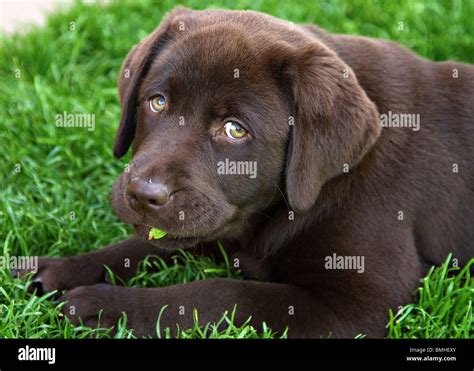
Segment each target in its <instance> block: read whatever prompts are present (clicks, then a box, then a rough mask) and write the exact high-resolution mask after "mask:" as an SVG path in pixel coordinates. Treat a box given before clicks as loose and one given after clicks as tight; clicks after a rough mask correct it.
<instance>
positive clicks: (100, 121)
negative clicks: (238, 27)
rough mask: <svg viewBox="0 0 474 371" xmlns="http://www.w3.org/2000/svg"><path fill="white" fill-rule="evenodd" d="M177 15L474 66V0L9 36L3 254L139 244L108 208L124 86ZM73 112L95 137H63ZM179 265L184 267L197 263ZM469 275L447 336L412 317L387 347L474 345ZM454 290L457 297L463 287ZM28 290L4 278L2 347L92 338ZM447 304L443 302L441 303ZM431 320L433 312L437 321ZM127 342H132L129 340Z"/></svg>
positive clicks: (0, 204) (0, 110)
mask: <svg viewBox="0 0 474 371" xmlns="http://www.w3.org/2000/svg"><path fill="white" fill-rule="evenodd" d="M176 5H182V6H187V7H191V8H194V9H204V8H229V9H254V10H258V11H262V12H265V13H269V14H272V15H274V16H276V17H280V18H284V19H288V20H291V21H294V22H295V23H314V24H318V25H320V26H321V27H323V28H325V29H327V30H328V31H331V32H335V33H349V34H359V35H364V36H370V37H377V38H384V39H390V40H393V41H396V42H399V43H401V44H403V45H405V46H406V47H409V48H411V49H412V50H414V51H416V52H417V53H419V54H420V55H422V56H424V57H426V58H429V59H432V60H436V61H440V60H446V59H453V60H457V61H462V62H467V63H474V40H473V35H474V22H473V19H474V1H471V0H465V1H462V0H456V1H445V0H443V1H441V0H438V1H420V0H399V1H391V0H387V1H365V0H350V1H348V0H345V1H344V0H331V1H291V2H290V1H275V0H269V1H262V0H252V1H250V0H241V1H192V0H190V1H179V2H176V1H170V0H163V1H133V2H132V1H130V2H122V1H120V2H113V3H111V4H100V3H97V4H92V5H85V4H82V3H80V2H78V3H75V4H74V6H73V7H72V8H70V9H68V10H65V11H60V12H57V13H53V14H51V15H50V16H49V17H48V19H47V22H46V24H45V26H44V27H31V28H30V29H29V30H28V31H27V32H26V33H21V34H13V35H1V36H0V43H1V47H0V146H1V151H0V153H1V156H2V157H1V161H0V185H1V186H0V236H1V239H0V242H1V243H2V252H3V254H10V255H50V256H65V255H74V254H78V253H83V252H86V251H90V250H93V249H97V248H99V247H101V246H104V245H106V244H110V243H112V242H115V241H119V240H122V239H124V238H125V237H126V236H127V235H129V234H130V233H131V231H132V230H131V228H130V227H128V226H126V225H124V224H122V223H121V222H119V221H118V220H117V219H116V217H115V216H114V214H113V212H112V209H111V206H110V203H109V198H108V195H109V192H110V188H111V185H112V182H113V180H114V179H115V177H116V176H117V175H118V173H119V172H121V171H122V170H123V167H124V166H125V164H126V163H127V160H128V159H129V157H126V158H125V159H122V160H121V161H115V160H114V159H113V157H112V145H113V139H114V136H115V130H116V127H117V124H118V119H119V113H120V108H119V104H118V99H117V89H116V76H117V74H118V71H119V68H120V65H121V62H122V61H123V59H124V57H125V55H126V54H127V52H128V51H129V50H130V48H131V47H132V46H133V45H134V44H136V43H137V42H139V41H140V40H141V39H142V38H143V37H145V36H146V35H147V34H149V33H150V32H151V31H152V30H153V29H154V28H155V27H156V26H157V25H158V24H159V22H160V20H161V18H162V17H163V15H164V14H165V13H166V12H167V11H169V10H171V9H172V8H173V7H175V6H176ZM400 22H403V30H400V25H401V23H400ZM64 111H66V112H69V113H90V114H94V115H95V122H96V127H95V130H94V131H92V132H90V131H87V129H85V128H68V129H64V128H57V127H56V126H55V116H56V114H58V113H59V114H61V113H62V112H64ZM182 264H183V267H186V266H187V264H189V261H188V260H183V262H182ZM205 265H206V266H207V267H208V268H203V269H211V268H212V267H213V263H212V262H207V263H206V264H205ZM185 271H186V269H185ZM165 272H166V269H165ZM188 273H189V272H188ZM463 274H464V276H463V279H461V280H460V282H467V289H466V288H464V289H462V290H461V293H460V297H461V298H464V299H465V298H466V297H467V301H466V302H465V305H463V306H461V307H460V308H458V311H461V312H459V313H460V314H459V313H458V314H459V315H458V314H456V316H455V315H454V314H452V313H451V314H450V312H449V311H447V312H446V311H444V312H443V314H442V316H441V315H440V316H441V317H440V318H441V320H442V321H443V324H444V325H443V330H442V331H434V330H435V329H434V327H435V324H433V323H436V321H435V322H433V321H431V322H430V321H428V320H427V317H426V315H425V314H423V315H422V314H420V312H419V311H417V310H410V314H409V315H407V316H405V317H404V318H403V320H404V321H405V322H404V323H406V324H407V325H406V326H408V327H407V328H405V327H403V325H400V323H398V324H397V323H395V322H393V323H392V322H391V325H390V326H391V331H390V336H392V337H404V336H409V337H430V336H434V337H435V336H437V337H443V336H444V337H450V336H453V337H455V336H458V337H466V336H474V335H473V329H472V323H473V321H472V299H473V288H472V278H470V277H469V276H468V274H469V273H468V272H467V273H463ZM439 276H440V277H441V278H439V277H438V278H436V279H438V280H440V283H439V284H440V285H442V284H445V283H446V280H447V279H448V278H447V276H443V275H442V274H441V273H440V274H439ZM173 277H174V278H173V280H174V281H175V282H182V281H183V280H188V279H189V274H183V275H182V276H180V275H177V276H173ZM196 277H197V276H196ZM433 279H435V278H433ZM463 280H464V281H463ZM435 283H436V282H435ZM456 285H458V286H457V287H459V288H460V286H459V285H460V283H459V282H458V283H457V284H456ZM22 287H23V284H22V283H21V282H19V281H17V280H14V279H11V278H9V277H8V275H6V274H0V337H15V336H28V337H78V336H88V334H90V332H87V331H86V332H84V329H80V330H77V329H72V327H71V326H70V325H67V324H64V323H63V322H61V321H59V320H58V317H57V310H56V309H55V308H54V306H53V305H52V304H51V303H49V302H48V301H47V300H41V299H38V298H34V297H31V296H30V295H28V294H26V293H23V292H22V291H21V289H22ZM436 287H438V286H436ZM438 295H442V294H440V291H439V292H438ZM443 299H446V297H444V296H441V297H437V299H436V300H435V301H434V302H433V303H431V304H433V305H436V303H441V302H442V300H443ZM464 299H462V300H464ZM446 300H448V302H449V303H452V301H453V300H454V303H453V304H452V305H453V308H454V306H455V304H456V303H457V301H456V300H459V297H458V296H454V298H453V297H452V296H450V297H449V298H448V299H446ZM463 303H464V301H463ZM414 305H415V306H416V305H420V304H419V303H415V304H414ZM426 308H427V307H426V306H425V307H423V311H424V312H426V311H428V314H430V313H433V311H432V310H431V309H426ZM407 310H408V309H407ZM403 313H406V312H403V311H402V313H401V314H400V313H399V315H402V314H403ZM438 317H439V316H438ZM460 318H461V319H460ZM462 318H464V320H462ZM438 320H439V318H438ZM456 321H457V322H456ZM459 321H461V323H459ZM463 321H464V322H463ZM445 322H446V323H445ZM396 326H398V327H396ZM417 326H418V327H417ZM423 326H424V327H423ZM459 327H460V328H461V330H462V331H458V330H459ZM421 328H424V330H423V331H421V330H420V329H421ZM426 328H427V329H428V330H426ZM15 329H16V330H15ZM397 329H398V330H397ZM417 329H418V330H417ZM81 331H82V332H81ZM81 334H82V335H81ZM84 334H85V335H84ZM120 334H122V335H121V336H129V334H128V335H127V332H126V331H125V330H124V331H123V332H121V333H120ZM233 334H234V333H233ZM254 335H255V334H254ZM233 336H237V335H235V334H234V335H233ZM244 337H245V336H244Z"/></svg>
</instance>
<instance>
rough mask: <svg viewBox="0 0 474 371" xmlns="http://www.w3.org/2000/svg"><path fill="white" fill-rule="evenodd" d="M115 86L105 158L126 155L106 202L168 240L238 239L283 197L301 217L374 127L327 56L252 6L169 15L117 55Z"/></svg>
mask: <svg viewBox="0 0 474 371" xmlns="http://www.w3.org/2000/svg"><path fill="white" fill-rule="evenodd" d="M119 93H120V100H121V105H122V118H121V122H120V127H119V129H118V133H117V137H116V143H115V148H114V154H115V156H116V157H121V156H123V155H124V154H125V153H126V152H127V150H128V149H129V147H130V146H132V148H133V160H132V163H131V166H130V169H129V170H128V171H125V172H124V173H123V174H122V175H121V176H120V177H119V179H118V180H117V182H116V183H115V185H114V189H113V192H112V200H113V205H114V208H115V210H116V212H117V214H118V216H119V217H120V218H122V219H123V220H124V221H125V222H128V223H131V224H134V225H135V226H136V228H137V230H138V231H139V232H143V233H146V232H147V231H148V230H149V229H150V227H157V228H160V229H163V230H165V231H167V232H168V236H167V237H166V238H168V239H170V240H176V241H179V243H180V246H184V245H187V244H189V245H190V244H194V243H196V242H197V241H200V240H213V239H217V238H222V239H224V238H238V237H239V236H240V235H242V234H243V233H246V229H247V228H249V223H251V222H252V220H253V217H254V216H255V215H258V214H261V213H263V212H264V211H265V209H267V208H269V207H275V205H276V204H278V203H282V205H285V203H284V198H285V197H286V199H287V200H288V202H289V207H290V208H292V209H293V210H295V211H297V212H300V213H304V212H308V211H309V210H311V208H312V207H313V206H314V204H315V201H316V199H317V197H318V193H319V191H320V189H321V187H322V185H323V184H324V183H325V182H327V181H328V180H329V179H331V178H333V177H335V176H337V175H339V174H340V173H342V172H343V169H344V165H345V164H348V165H354V164H356V163H358V162H359V161H360V159H361V158H362V157H363V156H364V155H365V154H366V152H367V151H368V150H369V148H370V147H371V146H372V145H373V144H374V142H375V141H376V139H377V137H378V135H379V132H380V129H379V125H378V120H377V117H378V115H377V110H376V108H375V105H374V104H373V103H372V102H371V101H370V100H369V99H368V97H367V96H366V94H365V92H364V91H363V90H362V88H361V87H360V86H359V84H358V82H357V79H356V78H355V76H354V74H353V73H352V71H351V69H350V68H349V67H348V66H347V65H345V64H344V63H343V62H342V60H341V59H339V58H338V57H337V56H336V54H335V53H334V52H332V51H331V50H329V49H328V48H327V47H326V46H324V45H323V44H321V43H320V42H318V41H317V40H315V39H314V38H313V37H310V36H309V35H308V34H306V33H305V32H304V31H303V30H302V29H299V28H294V27H292V26H291V25H290V24H288V23H286V22H284V21H280V20H277V19H274V18H271V17H269V16H266V15H263V14H259V13H255V12H233V11H202V12H199V11H192V10H187V9H177V10H175V11H173V12H172V13H171V14H169V15H168V16H167V17H166V18H165V19H164V21H163V22H162V23H161V25H160V27H159V28H158V29H157V30H156V31H155V32H153V33H152V34H151V35H150V36H148V37H147V38H146V39H145V40H144V41H142V42H141V43H140V44H139V45H137V46H135V47H134V48H133V49H132V51H131V52H130V53H129V55H128V56H127V58H126V60H125V62H124V64H123V67H122V71H121V73H120V77H119ZM285 207H286V206H285Z"/></svg>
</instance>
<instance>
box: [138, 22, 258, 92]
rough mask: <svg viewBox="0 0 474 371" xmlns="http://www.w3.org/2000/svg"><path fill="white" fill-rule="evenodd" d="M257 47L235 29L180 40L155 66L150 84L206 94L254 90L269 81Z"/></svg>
mask: <svg viewBox="0 0 474 371" xmlns="http://www.w3.org/2000/svg"><path fill="white" fill-rule="evenodd" d="M265 77H266V73H265V68H264V66H263V65H262V62H261V61H260V56H259V53H258V50H257V48H256V46H255V45H254V44H253V43H252V42H251V41H250V40H248V39H246V38H245V37H244V35H243V34H242V33H239V32H238V31H236V30H235V29H234V28H232V27H224V26H221V27H209V28H207V29H204V30H200V31H197V32H193V33H190V34H188V35H185V36H182V37H178V38H177V39H176V40H175V41H174V42H172V43H170V44H169V45H168V46H167V47H166V48H165V49H164V50H163V51H162V53H160V54H159V55H158V56H157V57H156V58H155V60H154V61H153V62H152V64H151V67H150V69H149V73H148V74H147V80H157V81H156V83H160V82H161V83H162V84H169V85H172V86H169V88H183V87H186V86H188V87H190V86H192V87H193V88H194V89H196V88H197V87H202V88H203V89H205V90H206V91H212V90H215V89H223V88H224V89H225V87H232V86H235V87H239V86H240V87H241V88H244V87H246V88H250V86H249V85H251V86H255V85H256V84H257V85H258V84H260V83H262V82H263V80H265Z"/></svg>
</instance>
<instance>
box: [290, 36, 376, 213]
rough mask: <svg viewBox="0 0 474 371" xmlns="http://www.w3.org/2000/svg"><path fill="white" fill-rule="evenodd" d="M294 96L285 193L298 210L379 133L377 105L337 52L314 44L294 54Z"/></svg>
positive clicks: (354, 161) (308, 206)
mask: <svg viewBox="0 0 474 371" xmlns="http://www.w3.org/2000/svg"><path fill="white" fill-rule="evenodd" d="M292 60H293V61H292V62H291V63H290V65H289V69H288V70H287V73H289V75H290V79H291V85H292V91H293V99H294V112H295V113H294V114H295V117H294V124H293V126H292V127H291V134H290V141H289V147H288V158H287V164H286V192H287V196H288V201H289V204H290V206H291V207H292V208H293V210H295V211H297V212H306V211H308V210H309V209H311V207H312V206H313V205H314V204H315V202H316V199H317V197H318V194H319V192H320V190H321V187H322V186H323V185H324V183H325V182H326V181H328V180H329V179H331V178H333V177H335V176H337V175H339V174H341V173H343V171H344V165H345V164H347V165H349V166H353V165H356V164H357V163H358V162H359V161H360V160H361V159H362V157H363V156H364V155H365V154H366V153H367V152H368V150H369V149H370V148H371V147H372V145H373V144H374V143H375V141H376V140H377V138H378V136H379V135H380V131H381V129H380V125H379V119H378V117H379V115H378V111H377V108H376V106H375V104H374V103H373V102H372V101H371V100H370V99H369V98H368V97H367V95H366V94H365V92H364V90H363V89H362V87H361V86H360V85H359V83H358V81H357V78H356V77H355V74H354V72H353V71H352V70H351V68H350V67H349V66H347V65H346V64H345V63H344V62H343V61H342V60H341V59H340V58H339V57H338V56H337V55H336V54H335V53H334V52H333V51H331V50H330V49H329V48H327V47H326V46H324V45H322V44H318V43H311V44H309V45H307V46H305V47H303V48H301V49H299V50H296V51H295V52H294V53H293V56H292Z"/></svg>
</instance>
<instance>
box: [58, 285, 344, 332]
mask: <svg viewBox="0 0 474 371" xmlns="http://www.w3.org/2000/svg"><path fill="white" fill-rule="evenodd" d="M60 300H61V301H67V302H68V304H66V305H65V306H64V307H63V313H64V314H65V315H67V316H68V317H69V318H70V319H71V320H72V322H73V323H79V318H81V319H82V321H83V323H84V324H85V325H88V326H91V327H96V326H97V325H98V324H99V321H98V318H99V317H98V314H99V312H100V311H101V310H103V313H102V315H101V317H100V326H101V327H110V326H112V325H114V324H115V323H116V322H117V320H118V319H119V318H120V315H121V313H122V312H126V313H127V325H128V326H129V328H133V329H134V330H135V335H137V336H157V333H156V328H157V326H156V322H157V319H158V316H159V313H160V310H161V309H162V308H163V306H167V307H166V308H165V309H163V313H162V315H161V317H160V323H159V325H160V328H161V329H162V330H164V329H166V328H168V327H169V328H170V330H171V332H172V334H173V335H176V329H177V326H179V328H180V329H187V328H191V327H193V326H194V317H193V311H194V309H196V310H197V313H198V317H199V323H200V325H204V324H206V323H207V322H217V321H219V319H221V318H222V315H223V313H224V312H225V311H228V312H229V315H230V313H231V312H232V310H233V308H234V306H236V313H235V318H234V323H235V324H236V325H237V326H239V325H242V324H243V323H244V322H245V321H246V320H247V319H248V318H250V317H251V320H250V324H251V325H252V326H254V327H255V328H257V329H259V330H261V328H262V324H263V322H265V323H266V324H267V325H268V326H270V328H271V329H272V330H274V331H278V332H279V333H280V334H281V333H282V332H283V331H284V330H285V328H286V327H287V326H288V327H289V335H290V336H292V337H317V336H329V335H330V334H331V330H332V328H334V327H336V328H341V327H342V326H341V325H338V322H341V321H343V320H342V319H341V320H339V319H338V318H337V317H336V316H335V315H334V314H331V312H330V311H329V310H328V308H325V307H323V306H322V305H318V304H317V303H316V301H315V300H314V299H313V296H312V295H310V293H309V292H308V291H305V290H304V289H301V288H298V287H295V286H290V285H287V284H279V283H269V282H257V281H241V280H233V279H209V280H202V281H194V282H191V283H187V284H184V285H175V286H168V287H162V288H129V287H121V286H112V285H107V284H97V285H93V286H87V287H78V288H75V289H74V290H71V291H69V292H68V293H67V294H66V295H64V296H63V297H62V298H61V299H60ZM224 325H226V323H225V322H224Z"/></svg>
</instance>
